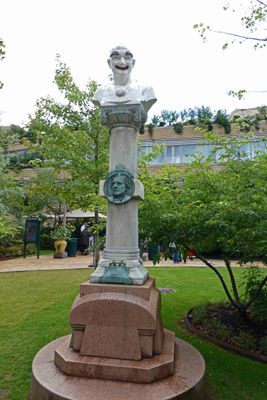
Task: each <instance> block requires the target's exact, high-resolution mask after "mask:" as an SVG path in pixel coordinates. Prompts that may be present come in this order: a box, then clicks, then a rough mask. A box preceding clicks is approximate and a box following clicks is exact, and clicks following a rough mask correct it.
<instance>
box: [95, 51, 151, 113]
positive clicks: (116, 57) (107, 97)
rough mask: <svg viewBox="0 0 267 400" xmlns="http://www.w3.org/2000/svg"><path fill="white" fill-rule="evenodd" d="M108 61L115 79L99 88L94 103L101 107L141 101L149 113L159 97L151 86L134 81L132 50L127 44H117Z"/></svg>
mask: <svg viewBox="0 0 267 400" xmlns="http://www.w3.org/2000/svg"><path fill="white" fill-rule="evenodd" d="M107 62H108V65H109V67H110V68H111V70H112V74H113V80H112V82H111V83H110V84H109V85H106V86H101V87H100V88H99V89H98V90H97V92H96V94H95V96H94V99H93V102H94V104H95V105H97V106H98V107H100V106H104V105H123V104H137V103H139V104H140V103H141V104H142V105H143V108H144V110H145V112H146V113H147V112H148V110H149V109H150V108H151V107H152V105H153V104H154V103H155V102H156V101H157V99H156V97H155V94H154V91H153V89H152V88H151V87H147V86H140V85H139V84H138V83H137V82H135V81H134V82H132V80H131V72H132V69H133V67H134V65H135V59H134V58H133V54H132V53H131V51H130V50H129V49H127V47H125V46H117V47H115V48H113V49H112V50H111V52H110V56H109V59H108V60H107Z"/></svg>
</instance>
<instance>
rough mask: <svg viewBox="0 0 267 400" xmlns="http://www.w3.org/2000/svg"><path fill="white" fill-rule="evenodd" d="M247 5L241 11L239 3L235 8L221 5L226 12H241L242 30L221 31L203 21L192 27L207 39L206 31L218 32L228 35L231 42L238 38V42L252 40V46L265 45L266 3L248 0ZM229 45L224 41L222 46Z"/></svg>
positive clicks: (266, 38)
mask: <svg viewBox="0 0 267 400" xmlns="http://www.w3.org/2000/svg"><path fill="white" fill-rule="evenodd" d="M249 3H250V4H249V6H246V9H245V11H243V6H242V4H240V6H239V7H240V9H239V10H236V9H233V8H231V7H230V5H229V4H227V5H225V6H224V7H223V10H224V11H226V12H235V13H236V12H241V13H242V14H243V12H244V14H243V15H241V17H240V22H241V28H244V31H242V32H228V31H221V30H216V29H213V28H211V27H210V26H209V25H206V24H204V23H203V22H201V23H198V24H195V25H194V28H195V29H197V30H198V32H199V33H200V35H201V37H202V39H203V40H204V41H206V40H207V36H206V34H207V32H213V33H218V34H221V35H226V36H230V37H231V38H232V42H231V43H234V42H235V41H236V40H239V43H243V42H247V41H249V42H253V45H254V48H262V47H265V46H266V42H267V37H266V36H265V32H264V31H265V30H266V20H267V3H266V2H265V1H261V0H250V2H249ZM263 35H264V36H263ZM228 46H229V42H226V43H224V45H223V48H224V49H226V48H227V47H228Z"/></svg>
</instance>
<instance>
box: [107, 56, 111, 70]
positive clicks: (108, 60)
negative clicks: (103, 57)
mask: <svg viewBox="0 0 267 400" xmlns="http://www.w3.org/2000/svg"><path fill="white" fill-rule="evenodd" d="M107 63H108V66H109V68H111V61H110V58H108V59H107Z"/></svg>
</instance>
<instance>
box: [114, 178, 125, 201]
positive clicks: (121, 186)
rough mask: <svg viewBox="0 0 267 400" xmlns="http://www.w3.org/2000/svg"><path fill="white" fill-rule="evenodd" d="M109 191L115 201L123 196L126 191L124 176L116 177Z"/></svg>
mask: <svg viewBox="0 0 267 400" xmlns="http://www.w3.org/2000/svg"><path fill="white" fill-rule="evenodd" d="M111 189H112V194H113V197H114V198H115V199H116V198H119V197H121V196H124V195H125V194H126V191H127V189H128V185H127V179H126V176H125V175H116V176H115V177H114V179H113V181H112V183H111Z"/></svg>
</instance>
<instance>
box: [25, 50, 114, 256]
mask: <svg viewBox="0 0 267 400" xmlns="http://www.w3.org/2000/svg"><path fill="white" fill-rule="evenodd" d="M55 83H56V85H57V88H58V90H59V91H60V92H61V94H62V95H63V98H64V99H63V101H62V102H61V103H60V102H57V101H56V100H54V99H52V98H51V97H47V98H41V99H40V100H38V101H37V105H36V112H35V115H34V117H31V120H30V123H29V126H28V129H29V132H30V135H35V140H34V141H35V143H30V142H29V141H28V144H29V145H30V147H31V148H32V150H34V151H37V152H38V153H39V154H40V155H41V156H42V157H41V158H40V159H39V160H38V161H35V165H38V168H40V167H42V169H43V168H52V169H53V171H54V172H55V185H54V191H52V193H54V194H55V196H56V197H57V198H59V199H60V200H61V201H63V202H64V203H66V204H67V205H68V206H69V207H70V208H83V209H91V210H94V211H95V234H96V236H97V230H98V225H99V218H98V210H99V208H102V209H103V208H104V207H105V203H104V202H103V200H102V198H101V197H100V196H99V195H98V188H99V181H100V179H102V178H103V177H104V175H105V174H106V173H107V166H108V139H109V138H108V132H107V129H106V128H104V127H103V126H102V125H101V123H100V111H99V109H97V108H95V106H94V105H93V103H92V98H93V96H94V93H95V91H96V89H97V84H96V82H94V81H90V82H88V84H87V85H86V88H85V90H80V89H79V88H78V86H77V85H76V84H75V82H74V79H73V77H72V75H71V72H70V69H69V68H68V67H67V66H66V64H64V63H63V62H62V61H61V60H60V57H57V67H56V72H55ZM40 171H41V170H40ZM34 185H35V193H36V188H37V187H38V190H39V192H40V191H42V190H43V192H46V187H45V186H43V185H42V181H41V180H39V183H38V185H36V182H35V183H34ZM96 262H97V260H96Z"/></svg>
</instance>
